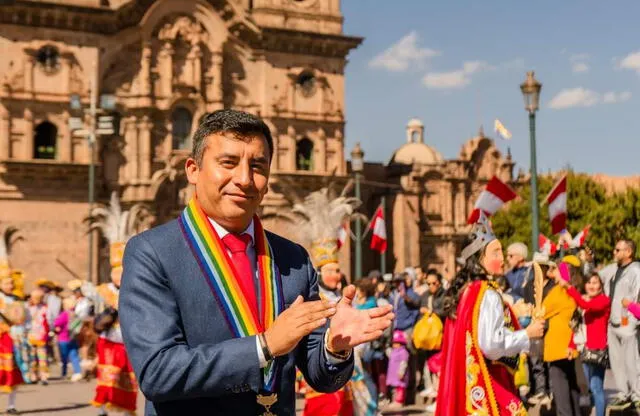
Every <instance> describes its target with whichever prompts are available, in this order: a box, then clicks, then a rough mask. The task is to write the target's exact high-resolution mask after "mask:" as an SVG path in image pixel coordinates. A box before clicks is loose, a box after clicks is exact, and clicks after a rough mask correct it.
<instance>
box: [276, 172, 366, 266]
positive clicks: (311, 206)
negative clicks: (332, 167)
mask: <svg viewBox="0 0 640 416" xmlns="http://www.w3.org/2000/svg"><path fill="white" fill-rule="evenodd" d="M351 188H352V182H351V181H349V182H348V183H347V185H346V186H345V187H344V188H343V189H342V192H340V194H336V192H335V191H334V189H333V183H329V184H328V185H327V186H325V187H323V188H321V189H320V190H318V191H315V192H312V193H310V194H309V195H307V196H306V197H304V198H301V199H300V198H299V199H298V200H297V202H294V203H293V208H291V209H290V210H288V211H284V212H278V213H277V214H275V216H277V217H283V218H285V219H286V220H288V221H289V222H290V223H291V227H292V231H293V234H295V235H296V236H297V240H298V241H299V242H300V243H302V244H303V245H304V246H306V247H310V254H311V258H312V261H313V263H314V265H315V266H316V267H321V266H323V265H325V264H328V263H335V262H337V261H338V230H339V229H340V227H341V225H342V224H343V223H344V222H345V221H346V220H347V219H350V218H353V217H354V216H362V215H361V214H358V213H356V212H355V210H356V209H357V208H358V207H359V206H360V205H361V204H362V201H360V200H359V199H358V198H354V197H348V196H346V195H347V193H348V192H349V191H350V190H351ZM285 194H289V195H292V193H291V192H288V190H287V192H286V193H285ZM362 217H363V216H362Z"/></svg>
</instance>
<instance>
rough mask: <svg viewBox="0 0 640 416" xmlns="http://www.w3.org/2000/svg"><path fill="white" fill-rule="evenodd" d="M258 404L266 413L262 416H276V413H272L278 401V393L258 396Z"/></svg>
mask: <svg viewBox="0 0 640 416" xmlns="http://www.w3.org/2000/svg"><path fill="white" fill-rule="evenodd" d="M256 399H257V401H258V404H259V405H260V406H262V407H264V409H265V412H264V413H263V414H262V416H276V414H275V413H271V406H273V405H274V404H276V402H277V401H278V395H277V394H276V393H271V394H269V395H263V394H258V396H257V397H256Z"/></svg>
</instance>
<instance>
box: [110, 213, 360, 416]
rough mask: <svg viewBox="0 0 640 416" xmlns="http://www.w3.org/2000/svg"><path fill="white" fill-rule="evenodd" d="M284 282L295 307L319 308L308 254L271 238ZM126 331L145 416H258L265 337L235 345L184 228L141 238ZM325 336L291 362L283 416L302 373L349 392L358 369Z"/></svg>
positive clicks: (127, 289)
mask: <svg viewBox="0 0 640 416" xmlns="http://www.w3.org/2000/svg"><path fill="white" fill-rule="evenodd" d="M267 239H268V240H269V243H270V244H271V247H272V249H273V251H274V253H275V261H276V264H277V266H278V268H279V270H280V274H281V276H282V286H283V292H284V297H285V304H286V306H289V305H290V304H291V303H292V302H293V301H294V300H295V299H296V297H297V296H298V295H302V296H304V298H305V299H306V300H317V299H318V281H317V275H316V273H315V270H314V268H313V266H312V265H311V263H310V261H309V256H308V254H307V252H306V251H305V250H304V248H302V247H301V246H299V245H297V244H295V243H293V242H291V241H289V240H286V239H284V238H282V237H279V236H277V235H275V234H272V233H269V232H267ZM119 310H120V322H121V326H122V334H123V336H124V341H125V345H126V348H127V352H128V354H129V358H130V359H131V363H132V364H133V368H134V370H135V373H136V376H137V378H138V383H139V385H140V389H141V390H142V392H143V393H144V395H145V397H146V399H147V405H146V409H145V415H160V416H163V415H180V414H184V415H191V416H195V415H207V416H209V415H234V416H240V415H257V414H262V412H263V411H264V408H262V407H261V406H259V405H257V403H256V392H257V391H259V390H260V388H261V387H262V376H261V374H262V372H261V369H260V364H259V360H258V353H257V349H256V339H255V337H253V336H252V337H246V338H233V336H232V334H231V331H230V330H229V328H228V326H227V323H226V322H225V319H224V317H223V315H222V312H221V310H220V307H219V305H218V303H217V302H216V300H215V298H214V296H213V294H212V293H211V289H210V288H209V286H208V284H207V282H206V280H205V277H204V276H203V274H202V272H201V270H200V268H199V266H198V263H197V262H196V260H195V258H194V256H193V254H192V252H191V249H190V248H189V246H188V244H187V242H186V241H185V239H184V237H183V235H182V231H181V230H180V226H179V225H178V222H177V220H173V221H171V222H169V223H167V224H164V225H162V226H159V227H156V228H154V229H152V230H149V231H146V232H143V233H141V234H139V235H137V236H135V237H134V238H132V239H131V240H130V241H129V243H128V244H127V246H126V250H125V254H124V273H123V276H122V285H121V291H120V306H119ZM325 331H326V328H321V329H319V330H317V331H315V332H314V333H312V334H311V335H309V336H308V337H305V338H303V339H302V341H301V342H300V343H299V344H298V346H297V348H296V349H294V350H293V351H292V352H291V353H289V354H288V355H287V356H283V357H279V358H278V360H280V361H281V362H282V364H283V370H282V375H281V377H280V382H279V386H278V391H277V392H278V402H277V404H276V405H275V406H274V407H272V409H271V410H272V412H274V413H275V414H277V415H295V393H294V383H295V367H296V366H297V367H298V368H299V369H300V370H301V371H302V373H303V374H304V376H305V379H306V380H307V382H308V383H309V385H310V386H311V387H312V388H314V389H315V390H317V391H321V392H333V391H336V390H338V389H339V388H340V387H342V386H343V385H344V384H345V383H346V382H347V380H348V379H349V378H350V376H351V373H352V371H353V361H352V360H348V361H346V362H345V363H342V364H340V365H338V366H333V365H330V364H329V363H328V362H327V360H326V356H325V353H324V343H323V336H324V332H325Z"/></svg>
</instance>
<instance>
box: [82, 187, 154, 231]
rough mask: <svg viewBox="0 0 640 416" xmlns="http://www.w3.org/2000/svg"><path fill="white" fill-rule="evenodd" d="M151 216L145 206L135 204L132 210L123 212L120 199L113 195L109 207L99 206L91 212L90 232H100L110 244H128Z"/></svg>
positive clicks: (115, 194) (113, 193)
mask: <svg viewBox="0 0 640 416" xmlns="http://www.w3.org/2000/svg"><path fill="white" fill-rule="evenodd" d="M147 215H149V210H148V209H147V207H146V206H145V205H144V204H134V205H133V206H132V207H131V209H130V210H128V211H123V210H122V207H121V206H120V198H118V194H117V193H116V192H115V191H114V192H112V193H111V201H110V202H109V206H97V207H95V208H93V209H92V210H91V216H89V217H88V218H87V220H88V221H89V224H90V225H89V231H93V230H99V231H100V232H102V234H103V235H104V237H105V238H106V239H107V240H108V241H109V243H117V242H126V241H127V240H129V238H131V237H132V236H134V235H135V234H136V230H137V227H138V225H140V222H141V221H142V220H143V219H144V218H145V217H146V216H147Z"/></svg>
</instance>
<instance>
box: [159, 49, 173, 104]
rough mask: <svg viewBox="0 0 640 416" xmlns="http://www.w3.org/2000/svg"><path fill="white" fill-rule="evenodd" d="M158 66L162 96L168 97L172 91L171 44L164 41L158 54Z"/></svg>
mask: <svg viewBox="0 0 640 416" xmlns="http://www.w3.org/2000/svg"><path fill="white" fill-rule="evenodd" d="M158 61H159V64H160V65H159V66H160V79H161V81H160V85H161V89H162V96H163V97H165V98H166V97H170V96H171V94H172V92H173V46H172V45H171V43H169V42H165V43H164V44H163V45H162V48H161V49H160V53H159V54H158Z"/></svg>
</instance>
